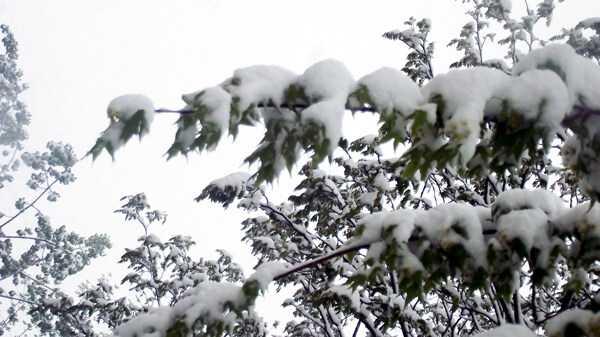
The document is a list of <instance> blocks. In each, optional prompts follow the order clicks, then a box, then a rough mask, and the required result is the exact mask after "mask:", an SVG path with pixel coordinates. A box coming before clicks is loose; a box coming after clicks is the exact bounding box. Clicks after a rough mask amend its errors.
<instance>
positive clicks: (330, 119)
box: [302, 98, 346, 151]
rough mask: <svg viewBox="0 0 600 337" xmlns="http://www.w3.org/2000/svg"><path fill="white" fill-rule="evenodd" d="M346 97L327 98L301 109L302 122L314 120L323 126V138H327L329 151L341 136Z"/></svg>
mask: <svg viewBox="0 0 600 337" xmlns="http://www.w3.org/2000/svg"><path fill="white" fill-rule="evenodd" d="M345 103H346V99H345V98H344V99H343V100H342V99H341V98H338V99H329V100H326V101H321V102H317V103H314V104H312V105H311V106H309V107H308V108H306V109H305V110H304V111H302V122H305V123H306V122H310V121H312V122H316V123H318V124H321V125H323V126H324V127H325V130H324V131H325V138H326V139H329V141H330V144H329V151H333V149H335V148H336V147H337V145H338V141H339V139H340V138H342V121H343V119H344V112H345V111H346V108H345Z"/></svg>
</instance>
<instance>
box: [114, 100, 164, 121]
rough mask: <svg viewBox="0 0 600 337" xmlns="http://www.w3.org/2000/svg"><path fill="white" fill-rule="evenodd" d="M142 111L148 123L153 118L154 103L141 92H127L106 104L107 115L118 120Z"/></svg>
mask: <svg viewBox="0 0 600 337" xmlns="http://www.w3.org/2000/svg"><path fill="white" fill-rule="evenodd" d="M140 110H142V111H144V118H145V119H146V121H147V122H148V124H150V123H152V120H153V119H154V103H152V100H150V98H148V97H147V96H144V95H141V94H129V95H122V96H119V97H117V98H115V99H113V100H112V101H110V103H109V104H108V108H107V113H108V116H109V117H111V118H113V117H115V118H117V119H119V120H127V119H129V118H131V116H133V115H134V114H135V113H136V112H138V111H140Z"/></svg>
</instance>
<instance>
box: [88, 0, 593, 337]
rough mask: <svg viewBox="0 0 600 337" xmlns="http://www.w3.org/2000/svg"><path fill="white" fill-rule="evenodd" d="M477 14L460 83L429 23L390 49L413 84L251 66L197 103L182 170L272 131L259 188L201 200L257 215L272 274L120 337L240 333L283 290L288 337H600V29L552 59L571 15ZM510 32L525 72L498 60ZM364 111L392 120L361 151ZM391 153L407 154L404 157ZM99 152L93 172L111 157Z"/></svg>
mask: <svg viewBox="0 0 600 337" xmlns="http://www.w3.org/2000/svg"><path fill="white" fill-rule="evenodd" d="M465 2H466V3H468V4H469V5H470V6H471V7H470V10H469V12H468V13H467V14H468V15H469V17H470V18H471V19H472V20H473V22H469V23H467V24H466V25H465V26H464V27H463V29H462V31H461V32H460V37H459V38H458V39H455V40H452V41H451V42H450V45H451V46H455V47H456V48H457V49H458V51H461V52H463V53H464V55H463V57H461V59H460V60H458V61H457V62H455V63H453V65H452V67H453V68H461V69H454V70H451V71H449V72H448V73H446V74H440V75H435V74H434V73H433V69H432V67H431V58H432V56H433V44H432V43H429V42H428V41H427V35H428V33H429V32H430V30H431V28H432V23H431V22H430V21H429V20H427V19H423V20H421V21H417V20H415V19H413V18H411V19H409V21H407V22H406V24H407V25H408V26H409V28H408V29H407V30H403V31H400V30H398V31H392V32H389V33H386V34H384V37H386V38H389V39H393V40H399V41H402V42H403V43H404V44H406V45H407V46H408V47H409V48H410V53H409V55H408V57H407V63H406V66H405V67H404V68H403V69H402V71H403V72H404V73H406V74H407V75H408V76H405V75H404V74H402V73H401V72H400V71H398V70H393V69H390V68H384V69H381V70H378V71H376V72H374V73H372V74H368V75H366V76H364V77H362V78H361V79H359V80H358V81H356V80H354V79H353V78H352V76H350V74H349V72H348V70H347V69H346V68H345V66H344V65H343V64H342V63H340V62H338V61H333V60H326V61H322V62H319V63H317V64H315V65H313V66H311V67H310V68H308V69H307V70H306V71H305V72H304V73H303V74H301V75H295V74H293V73H291V72H290V71H287V70H284V69H281V68H279V67H265V66H256V67H249V68H244V69H242V70H238V71H236V72H234V76H233V77H232V78H230V79H228V80H226V81H225V82H223V84H221V85H219V86H217V87H211V88H207V89H205V90H200V91H198V92H195V93H193V94H190V95H185V96H184V101H185V103H186V106H185V107H184V108H183V109H181V110H180V111H179V113H180V118H179V121H178V123H177V125H178V130H177V133H176V136H175V140H174V143H173V145H172V146H171V148H170V149H169V151H168V154H169V156H175V155H178V154H184V155H187V154H188V153H190V152H191V151H196V150H198V151H203V150H206V149H214V148H217V146H218V143H219V141H220V140H221V138H222V136H223V135H224V134H225V133H227V132H228V133H229V134H230V135H233V136H235V135H237V133H238V131H239V126H240V125H257V124H259V123H262V124H263V125H264V127H265V129H266V131H265V136H264V138H263V140H262V141H261V142H260V144H258V146H257V148H256V149H255V150H254V152H253V153H251V154H249V155H248V157H247V158H246V160H245V161H246V162H247V163H249V164H251V166H252V167H256V168H257V169H256V172H255V173H254V174H253V175H247V174H244V173H235V174H232V175H229V176H227V177H225V178H221V179H217V180H215V181H213V182H212V183H211V184H210V185H209V186H208V187H206V188H205V190H204V191H203V192H202V193H201V194H200V196H199V197H198V200H202V199H207V198H208V199H210V200H212V201H215V202H220V203H222V204H223V205H224V206H225V207H227V206H229V205H230V204H232V203H234V202H236V201H237V202H238V207H240V208H244V209H246V210H248V211H249V212H250V217H249V218H248V219H247V220H245V221H244V222H243V230H244V233H245V236H244V240H246V241H247V242H248V243H249V244H250V245H251V246H252V249H253V254H254V255H255V256H256V257H257V258H258V261H259V262H258V266H257V268H256V271H255V274H254V275H251V276H250V277H248V278H247V279H239V280H237V281H238V282H237V283H236V282H233V283H234V284H232V282H220V283H207V282H204V283H199V284H197V285H195V286H194V287H191V288H190V289H189V290H187V291H186V292H185V294H184V295H183V296H182V297H181V299H180V300H179V301H178V302H177V303H170V304H169V305H170V307H167V306H163V307H159V308H157V309H153V310H151V311H149V312H148V313H141V314H139V315H138V316H136V317H135V318H132V319H131V320H129V321H128V322H127V323H124V324H123V325H121V326H119V327H117V328H116V329H115V330H114V334H115V336H121V337H126V336H127V337H128V336H192V335H199V336H205V335H207V336H220V335H223V334H234V333H235V331H236V329H238V328H239V327H240V324H241V322H243V320H245V319H247V318H248V317H251V318H252V317H255V314H254V313H253V303H254V299H255V298H256V296H258V295H259V294H260V292H261V291H262V290H264V289H265V287H266V285H267V284H268V283H270V282H275V283H277V284H278V285H279V286H282V287H290V288H292V289H294V291H295V293H294V295H293V296H292V298H290V299H288V300H286V301H285V302H284V303H283V305H284V306H290V307H292V308H293V309H294V314H295V315H296V316H297V318H298V320H292V321H290V322H288V323H287V324H286V326H285V333H286V334H287V335H290V336H328V337H333V336H345V335H348V334H354V335H368V336H395V335H403V336H457V335H459V336H467V335H475V334H482V336H501V335H506V334H513V335H515V336H533V335H535V334H537V333H546V334H548V335H549V336H570V335H577V334H579V335H587V336H593V335H595V334H597V331H598V328H599V327H598V323H597V322H598V319H597V317H598V312H599V310H600V302H599V301H600V300H599V298H600V297H599V296H600V295H598V293H599V291H600V280H599V279H598V275H599V274H598V270H599V269H598V267H599V264H598V259H599V258H600V245H599V244H598V242H600V206H599V205H598V201H599V200H600V161H599V159H598V158H600V120H599V118H600V117H599V115H600V89H599V88H600V66H599V65H598V64H597V62H595V61H594V60H593V58H595V57H596V56H595V54H594V48H595V47H594V43H595V42H594V41H598V40H597V38H598V36H597V35H598V34H597V33H598V29H597V28H598V27H597V25H598V20H597V19H594V18H592V19H588V20H584V21H582V23H581V24H580V25H578V27H579V28H577V29H576V30H571V31H566V30H565V31H563V33H564V34H563V36H562V37H561V36H557V37H556V38H555V39H561V38H564V39H566V42H567V43H566V44H559V43H554V44H548V43H547V41H546V40H542V39H541V38H540V37H538V36H537V35H536V34H535V33H534V28H535V27H536V25H537V24H539V23H540V22H544V21H545V22H546V24H548V25H549V24H550V22H551V19H552V14H553V11H554V9H555V8H554V7H555V6H554V3H553V1H548V0H544V1H541V2H540V3H539V4H538V5H537V8H536V9H532V8H529V7H528V6H527V8H526V15H525V16H524V17H521V18H519V19H514V18H512V14H511V13H512V10H513V8H512V3H511V2H510V1H508V0H481V1H480V0H471V1H465ZM492 23H500V24H501V25H502V26H503V28H504V30H503V31H501V32H499V33H500V34H505V36H501V37H500V39H499V40H498V41H497V43H499V44H500V45H504V46H506V49H507V54H506V58H505V59H506V60H507V61H508V62H505V61H504V60H495V59H491V60H487V59H485V58H484V54H483V51H484V44H485V43H492V42H494V39H495V34H494V33H493V32H490V31H489V27H490V26H491V25H492ZM582 29H587V30H596V35H595V36H588V37H586V38H585V39H584V38H582V37H581V36H580V35H578V34H580V31H581V30H582ZM347 111H351V112H353V113H358V112H368V113H373V114H375V116H377V117H378V118H379V133H378V134H377V135H365V136H363V137H360V138H358V139H356V140H348V139H346V138H344V135H343V130H344V128H345V126H343V125H342V120H343V118H342V117H343V114H345V113H347ZM111 127H112V125H111ZM109 129H110V127H109ZM137 134H139V135H140V136H141V135H142V132H139V133H137ZM103 137H104V136H103ZM101 139H102V138H101ZM99 142H100V140H99ZM388 143H391V144H393V146H394V147H395V148H397V149H398V150H399V152H400V155H399V156H397V157H386V155H385V153H384V151H383V150H382V149H383V148H384V147H385V146H386V145H387V144H388ZM98 144H99V143H97V146H95V147H94V148H93V149H92V151H91V152H92V154H93V155H94V156H97V155H98V154H99V153H100V152H101V151H102V150H103V148H106V149H107V150H108V151H109V152H111V151H112V150H111V149H109V148H108V147H104V146H103V145H102V146H98ZM559 149H560V152H561V154H562V159H563V162H564V165H561V164H560V163H557V161H560V160H557V159H558V158H557V155H558V151H557V150H559ZM304 153H308V154H310V155H311V156H312V158H311V160H310V162H309V163H307V164H305V165H302V166H301V168H300V170H299V176H300V177H301V179H302V180H301V182H300V183H299V185H298V186H297V188H296V190H295V192H294V194H292V195H290V196H289V198H288V200H287V201H285V202H283V203H274V202H273V201H271V199H270V198H268V196H267V195H266V192H265V191H266V189H265V188H264V187H263V186H262V185H261V184H262V183H263V182H272V181H273V180H274V179H275V178H276V177H277V175H278V174H280V172H281V171H282V170H284V169H286V168H287V169H288V170H290V171H292V170H293V169H294V167H295V165H297V164H298V162H299V161H300V160H301V155H302V154H304ZM111 154H112V152H111ZM325 158H328V159H329V163H330V167H329V170H328V171H327V172H326V171H324V170H321V169H320V168H319V164H320V163H321V162H322V161H323V160H324V159H325ZM144 240H146V239H144ZM144 242H146V241H144ZM209 292H210V293H211V294H214V296H208V294H209ZM155 318H156V319H155ZM158 318H160V320H159V319H158ZM509 324H510V325H509ZM494 328H496V329H494ZM488 330H491V331H488ZM237 331H239V330H237ZM264 333H265V332H264V331H262V330H261V332H260V333H259V335H261V334H264ZM247 335H251V334H250V333H248V334H247Z"/></svg>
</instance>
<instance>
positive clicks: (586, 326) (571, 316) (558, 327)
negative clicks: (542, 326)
mask: <svg viewBox="0 0 600 337" xmlns="http://www.w3.org/2000/svg"><path fill="white" fill-rule="evenodd" d="M598 322H600V312H598V313H596V314H594V313H593V312H592V311H589V310H582V309H572V310H568V311H565V312H563V313H561V314H559V315H557V316H556V317H554V318H552V319H551V320H549V321H548V323H547V324H546V335H547V336H556V337H562V336H564V337H568V336H565V335H564V334H563V332H564V331H565V329H566V327H567V325H569V324H573V325H575V326H577V327H578V328H580V329H581V330H582V331H583V332H584V333H585V335H586V336H596V335H597V332H598V330H597V329H598V328H600V326H599V325H600V323H598Z"/></svg>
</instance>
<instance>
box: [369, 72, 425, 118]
mask: <svg viewBox="0 0 600 337" xmlns="http://www.w3.org/2000/svg"><path fill="white" fill-rule="evenodd" d="M358 84H359V85H360V84H363V85H365V86H366V87H367V88H368V89H369V96H370V97H371V99H372V100H373V103H374V104H375V106H376V107H377V109H378V110H379V111H380V112H381V113H382V114H385V113H392V112H395V111H398V112H400V113H401V114H402V115H403V116H408V115H409V114H411V113H412V112H413V111H414V110H415V109H417V108H418V107H419V106H421V105H423V104H424V103H425V101H424V99H423V96H422V95H421V91H420V90H421V89H420V88H419V86H418V85H417V84H416V83H415V82H413V81H412V80H411V79H410V78H408V77H407V76H406V75H405V74H404V73H402V72H401V71H399V70H396V69H393V68H381V69H379V70H377V71H375V72H373V73H371V74H369V75H366V76H364V77H362V78H361V79H360V80H358Z"/></svg>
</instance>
